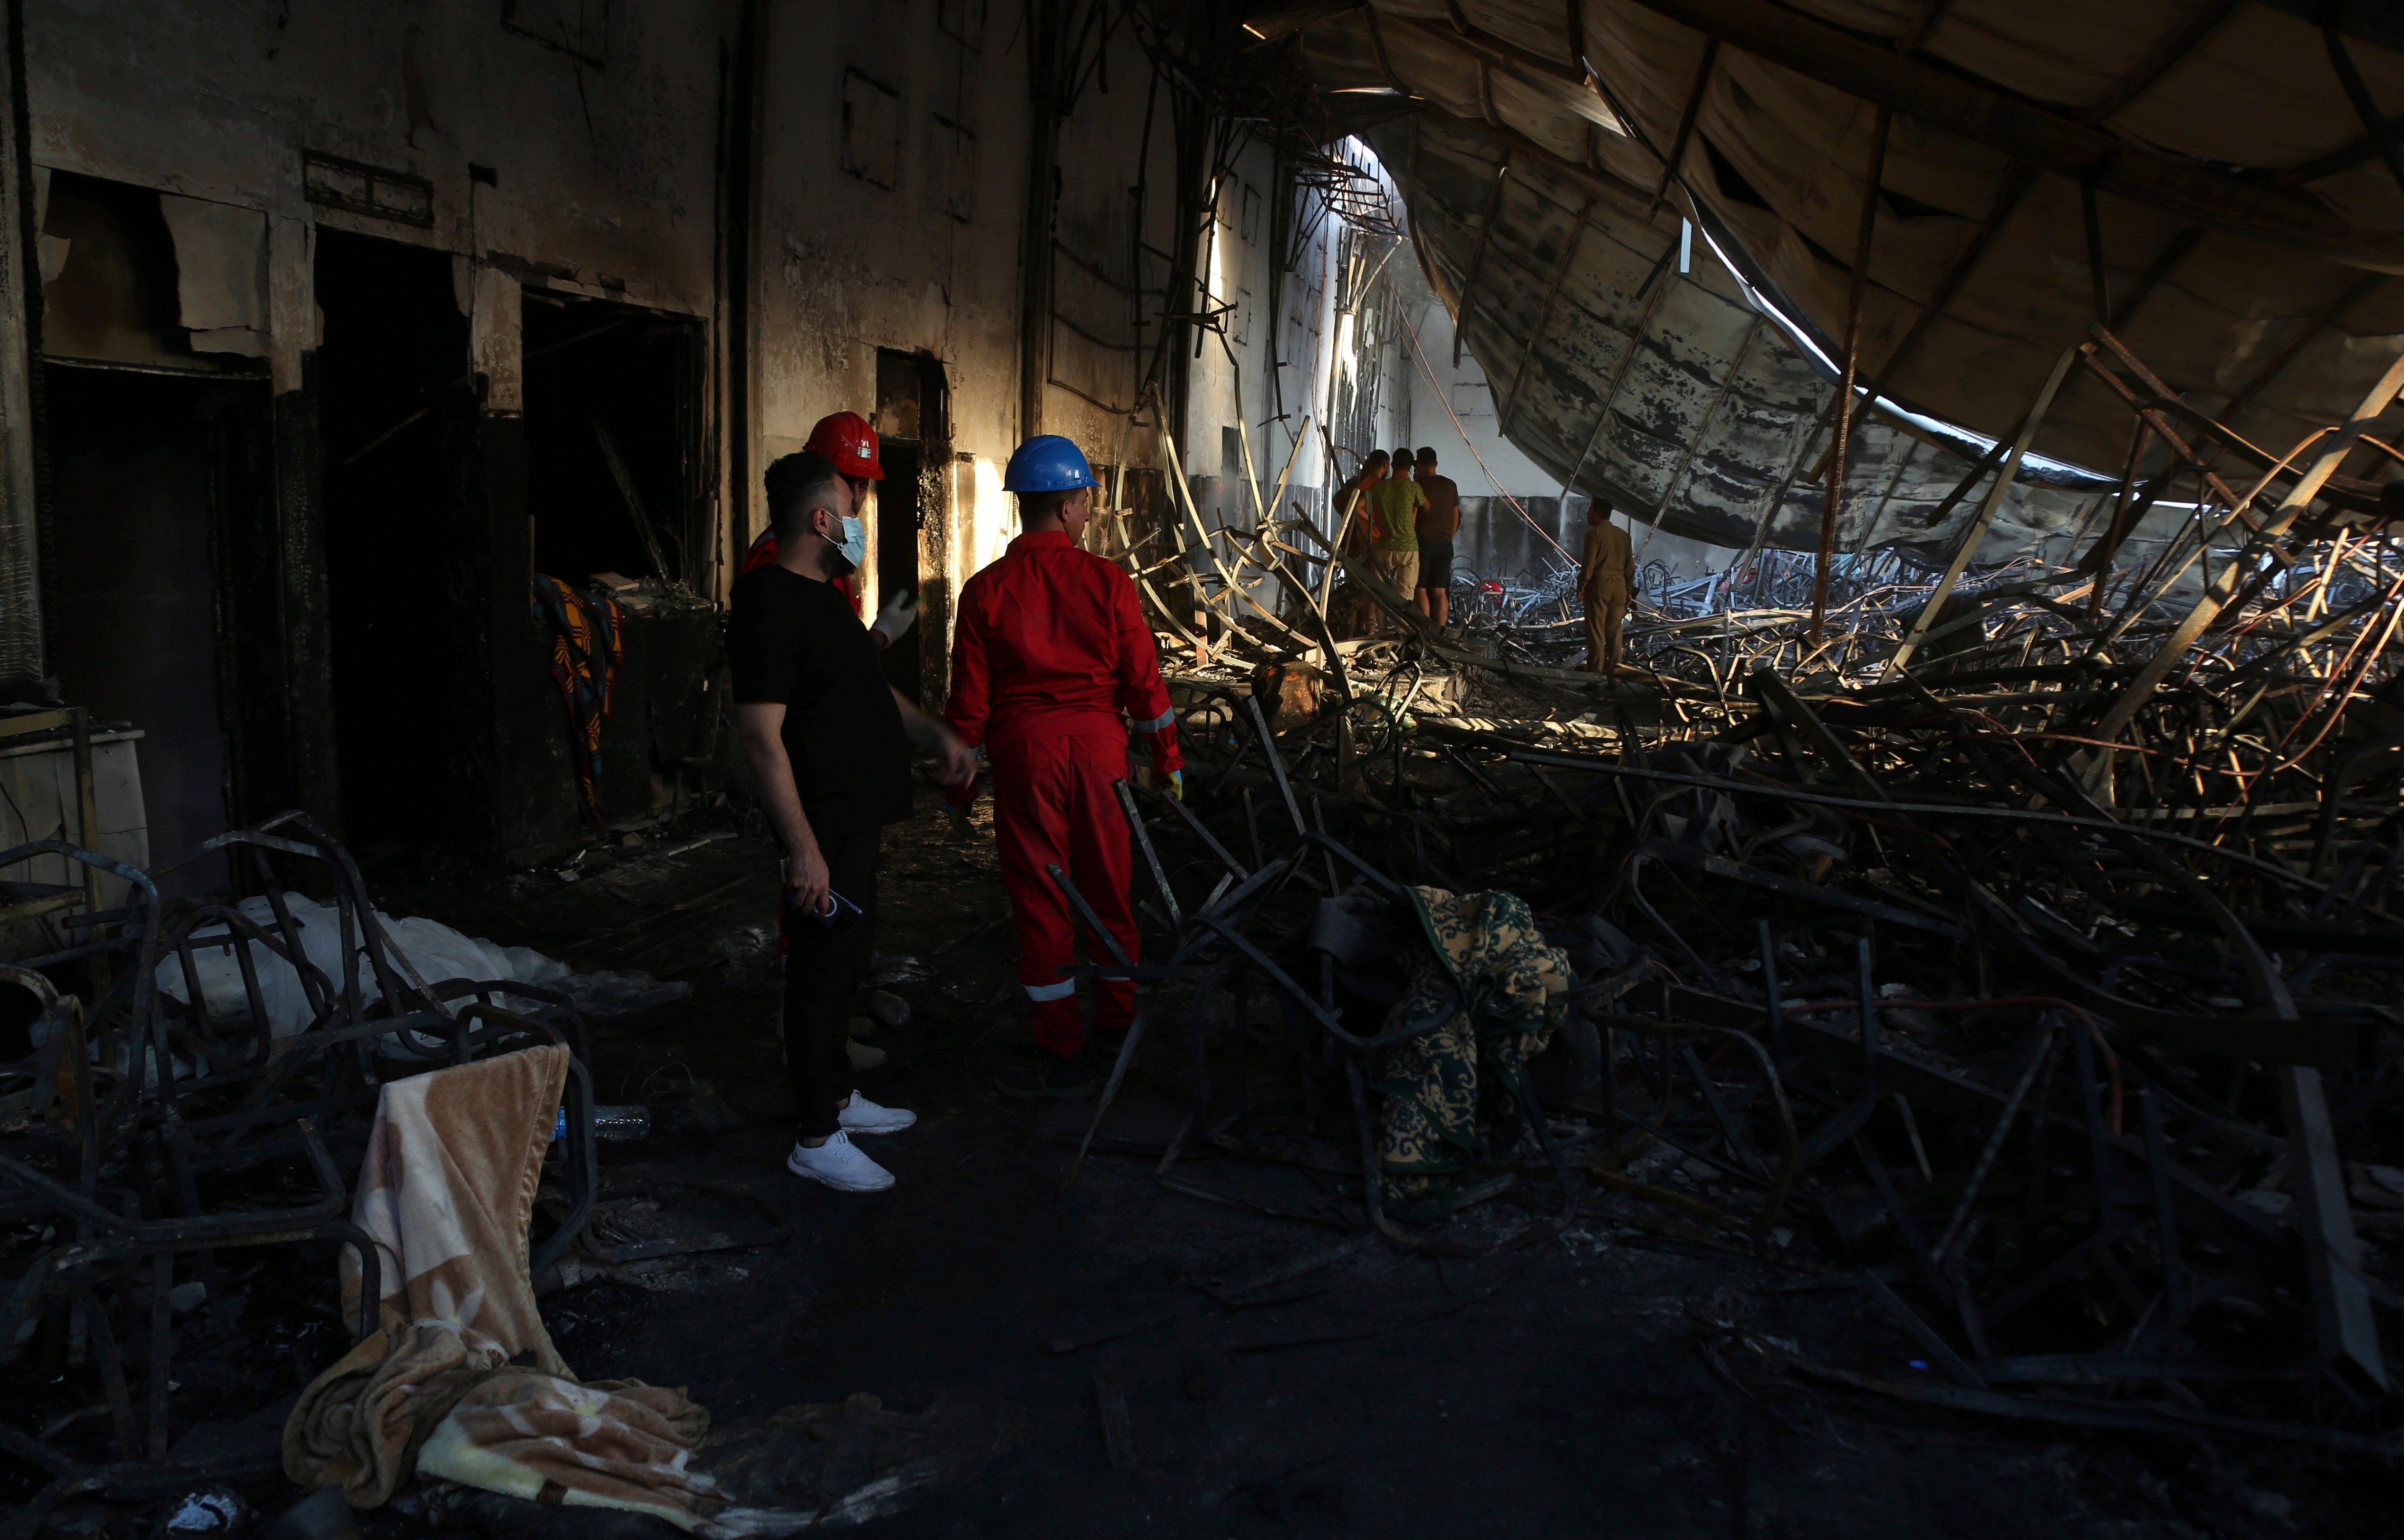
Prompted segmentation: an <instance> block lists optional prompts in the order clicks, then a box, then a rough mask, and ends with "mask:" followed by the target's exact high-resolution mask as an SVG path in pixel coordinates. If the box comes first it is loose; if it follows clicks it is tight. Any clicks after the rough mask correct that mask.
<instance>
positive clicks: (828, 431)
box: [802, 412, 885, 482]
mask: <svg viewBox="0 0 2404 1540" xmlns="http://www.w3.org/2000/svg"><path fill="white" fill-rule="evenodd" d="M802 447H804V449H808V450H812V451H814V452H816V453H818V454H820V455H825V456H826V457H827V458H828V459H830V460H832V461H833V462H834V468H835V469H837V470H840V471H842V472H843V473H844V474H845V475H846V476H859V477H861V478H863V479H865V480H867V481H872V482H881V481H883V480H884V479H885V468H884V467H883V466H881V465H879V464H877V463H876V429H874V428H873V427H869V426H868V419H867V418H865V417H863V416H861V415H860V413H857V412H838V413H835V414H834V415H833V416H832V417H820V418H819V419H818V427H814V428H812V429H810V441H809V442H808V443H806V444H804V445H803V446H802Z"/></svg>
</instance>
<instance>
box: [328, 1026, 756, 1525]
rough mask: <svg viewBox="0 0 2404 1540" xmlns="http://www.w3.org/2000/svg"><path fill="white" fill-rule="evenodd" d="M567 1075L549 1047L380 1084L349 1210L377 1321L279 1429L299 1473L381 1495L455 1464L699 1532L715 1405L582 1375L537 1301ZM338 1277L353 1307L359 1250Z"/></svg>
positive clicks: (710, 1503) (523, 1493) (376, 1500)
mask: <svg viewBox="0 0 2404 1540" xmlns="http://www.w3.org/2000/svg"><path fill="white" fill-rule="evenodd" d="M566 1079H567V1050H566V1048H564V1047H560V1046H558V1045H556V1044H549V1045H545V1046H542V1047H537V1048H527V1049H524V1050H521V1051H520V1052H517V1053H513V1054H504V1055H501V1056H499V1057H496V1058H491V1059H486V1060H482V1061H481V1062H479V1063H475V1064H467V1065H460V1066H457V1067H454V1068H452V1069H446V1070H438V1071H433V1072H431V1073H428V1074H423V1075H417V1076H413V1077H412V1078H410V1079H407V1080H400V1081H395V1082H393V1083H391V1084H389V1085H385V1086H384V1094H383V1097H382V1099H380V1100H379V1102H378V1104H377V1108H376V1122H375V1127H373V1129H372V1130H371V1131H370V1134H369V1138H368V1150H367V1158H366V1163H365V1164H364V1165H363V1166H362V1167H361V1169H360V1172H359V1188H358V1194H357V1197H356V1198H355V1199H354V1200H353V1205H352V1218H353V1220H354V1222H356V1224H357V1225H359V1227H360V1228H362V1229H364V1230H366V1231H367V1232H368V1234H369V1235H370V1237H372V1238H373V1239H374V1240H375V1242H376V1250H377V1253H378V1257H379V1260H380V1262H381V1263H382V1266H383V1287H384V1296H383V1298H382V1300H381V1301H380V1309H379V1315H380V1317H381V1320H382V1323H383V1329H382V1330H381V1331H379V1332H377V1333H376V1334H374V1335H373V1336H370V1337H368V1338H366V1339H365V1340H364V1341H362V1342H360V1343H359V1344H358V1346H356V1348H354V1349H352V1350H351V1351H350V1352H348V1353H346V1354H344V1355H343V1357H342V1359H341V1360H340V1361H339V1362H338V1363H336V1364H335V1365H333V1366H332V1367H331V1368H328V1370H326V1372H325V1373H323V1374H321V1375H319V1376H318V1377H317V1379H315V1380H314V1382H313V1383H312V1384H311V1385H310V1386H309V1388H308V1389H307V1390H306V1391H303V1392H302V1393H301V1400H300V1403H299V1405H297V1406H296V1407H293V1410H292V1415H291V1417H290V1418H289V1419H288V1420H287V1421H286V1422H285V1425H284V1469H285V1474H286V1475H287V1476H289V1477H291V1478H292V1479H293V1480H294V1481H297V1482H299V1483H301V1485H303V1486H329V1485H339V1486H341V1487H342V1492H343V1495H344V1496H345V1497H346V1498H348V1499H349V1500H350V1503H351V1505H352V1506H353V1507H358V1508H368V1507H376V1506H380V1505H383V1504H384V1503H386V1502H388V1501H390V1499H391V1498H392V1496H393V1494H394V1493H395V1492H397V1491H399V1490H400V1488H401V1487H402V1486H404V1485H405V1484H407V1482H408V1481H409V1480H410V1478H411V1477H412V1476H415V1475H424V1476H441V1477H449V1478H451V1479H452V1480H454V1481H460V1482H464V1483H466V1484H468V1485H469V1486H475V1487H481V1488H483V1489H485V1490H487V1491H498V1492H507V1493H510V1494H511V1495H514V1496H520V1497H529V1498H535V1499H538V1500H539V1501H543V1502H548V1503H560V1504H567V1505H592V1506H598V1507H614V1508H628V1509H633V1510H635V1511H637V1512H642V1513H650V1514H654V1515H656V1516H658V1517H659V1518H662V1519H666V1520H668V1521H669V1522H670V1523H672V1524H675V1525H677V1526H678V1527H679V1528H682V1529H686V1530H691V1529H692V1528H694V1527H695V1526H696V1525H697V1524H699V1523H701V1522H703V1521H704V1520H706V1518H707V1516H708V1515H709V1514H710V1513H711V1512H713V1511H715V1510H716V1508H717V1507H718V1506H719V1505H720V1504H721V1502H722V1498H721V1497H720V1494H719V1492H718V1491H717V1486H716V1483H715V1482H714V1481H712V1480H711V1478H710V1477H707V1476H705V1475H703V1474H701V1473H699V1472H697V1471H694V1470H692V1469H691V1468H690V1465H691V1461H692V1450H693V1449H694V1447H695V1446H696V1445H697V1444H698V1443H699V1442H700V1440H701V1438H702V1437H703V1435H706V1433H707V1431H708V1428H709V1414H708V1412H706V1411H705V1410H704V1409H703V1408H701V1407H697V1406H694V1405H693V1404H692V1402H691V1401H690V1400H688V1399H687V1398H686V1396H685V1394H684V1393H683V1392H682V1391H678V1390H666V1389H662V1388H658V1387H654V1386H650V1385H645V1384H643V1383H642V1382H641V1381H639V1380H631V1379H630V1380H600V1381H596V1382H594V1383H593V1384H590V1385H587V1384H582V1383H580V1382H579V1381H578V1380H577V1379H576V1377H575V1376H574V1375H573V1374H572V1373H570V1372H569V1370H568V1367H567V1365H566V1364H564V1363H562V1362H561V1361H560V1357H559V1351H558V1350H557V1349H556V1348H554V1347H553V1346H552V1340H551V1334H550V1333H549V1332H548V1331H546V1330H545V1329H544V1327H543V1323H542V1315H541V1312H540V1311H539V1310H538V1309H537V1307H536V1305H535V1298H534V1286H533V1283H532V1281H531V1280H530V1279H529V1278H528V1276H527V1245H526V1226H527V1224H528V1222H529V1221H530V1219H531V1218H532V1216H533V1211H534V1197H535V1188H536V1185H537V1183H538V1182H539V1180H540V1178H541V1175H542V1155H543V1151H544V1149H545V1148H546V1147H547V1146H548V1144H549V1143H550V1140H551V1130H552V1119H553V1114H554V1113H555V1112H556V1110H557V1109H558V1107H559V1103H560V1093H561V1091H562V1089H563V1088H564V1087H565V1085H566ZM342 1282H343V1288H342V1292H343V1304H344V1309H345V1310H346V1311H347V1312H351V1314H350V1318H353V1319H356V1308H357V1301H358V1290H359V1286H360V1281H359V1275H358V1269H357V1267H356V1263H355V1262H353V1261H352V1260H350V1259H349V1257H348V1256H347V1255H346V1256H345V1259H344V1262H343V1269H342Z"/></svg>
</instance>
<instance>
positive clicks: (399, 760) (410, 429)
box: [316, 229, 490, 860]
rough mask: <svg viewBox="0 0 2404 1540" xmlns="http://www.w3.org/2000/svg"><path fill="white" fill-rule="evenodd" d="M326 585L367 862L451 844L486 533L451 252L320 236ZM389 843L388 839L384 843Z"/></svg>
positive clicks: (341, 737)
mask: <svg viewBox="0 0 2404 1540" xmlns="http://www.w3.org/2000/svg"><path fill="white" fill-rule="evenodd" d="M316 290H317V304H318V308H319V309H320V310H322V311H323V312H324V313H325V317H326V329H325V335H324V339H323V342H322V343H321V344H320V346H319V349H318V354H317V369H318V373H317V380H318V391H319V422H320V425H321V427H320V431H321V434H322V437H323V442H324V445H325V466H326V492H325V512H326V582H327V596H328V603H329V605H330V607H331V609H332V615H331V617H330V618H331V621H332V630H333V643H334V660H333V662H334V666H333V693H334V746H335V755H336V758H337V762H338V763H339V764H340V765H341V768H342V821H343V826H344V830H345V832H346V834H347V836H348V838H349V840H350V843H351V844H352V845H353V846H354V847H356V848H358V849H359V851H360V853H361V855H362V856H363V857H365V858H367V859H370V860H372V859H375V858H376V857H378V856H381V855H383V854H385V853H387V851H392V850H397V848H398V847H407V846H410V845H414V844H418V843H421V842H427V841H432V840H435V839H439V838H440V836H441V835H442V834H443V833H445V832H446V829H447V826H448V824H449V821H450V819H451V815H452V813H453V812H454V805H453V801H454V789H455V788H456V785H457V777H458V775H459V773H460V759H461V755H460V751H459V750H458V749H457V747H456V744H457V730H458V728H459V727H460V726H461V725H462V724H461V722H460V721H459V720H458V715H457V710H456V703H458V702H459V701H460V700H461V699H462V698H463V696H462V693H461V688H460V687H461V685H462V684H463V682H464V681H465V679H466V678H467V676H466V674H465V672H464V671H465V670H468V669H470V668H473V667H477V666H479V665H480V664H481V660H479V659H476V658H473V657H470V656H468V654H467V651H466V650H467V647H468V642H467V640H466V638H467V637H468V636H470V635H472V631H471V628H470V627H469V626H468V625H467V624H465V623H463V621H464V619H465V617H466V615H467V613H468V611H469V610H471V609H473V608H474V606H475V603H476V597H475V595H474V593H473V592H472V589H471V581H470V580H471V575H473V574H475V573H478V572H480V571H482V570H483V569H484V563H486V562H488V561H489V560H490V552H489V549H488V547H489V543H490V542H489V540H488V539H487V538H486V535H485V529H484V525H483V523H482V519H481V517H479V516H473V515H471V513H470V508H471V507H472V506H473V504H472V500H471V498H470V497H469V496H468V492H467V491H466V489H465V487H464V484H463V483H464V482H465V479H466V466H467V465H468V463H469V462H470V461H471V459H472V455H473V454H474V434H475V431H476V415H477V402H476V399H475V393H474V391H473V389H472V379H471V377H470V376H469V375H468V318H467V317H466V316H465V315H461V314H460V313H459V306H458V301H457V300H456V298H455V297H454V292H453V289H452V284H451V258H450V257H449V256H448V255H447V254H445V253H443V252H440V251H431V250H428V249H426V247H423V246H415V245H404V244H402V243H400V242H398V241H384V240H378V239H375V238H374V237H372V236H366V235H353V234H348V233H345V232H343V231H330V230H324V229H320V230H319V231H318V232H317V259H316ZM378 847H384V848H381V849H380V848H378Z"/></svg>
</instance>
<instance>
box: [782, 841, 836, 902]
mask: <svg viewBox="0 0 2404 1540" xmlns="http://www.w3.org/2000/svg"><path fill="white" fill-rule="evenodd" d="M785 902H786V903H789V904H791V905H792V906H793V907H794V908H796V909H799V910H800V911H801V912H802V913H804V914H805V915H808V916H811V917H817V916H818V915H821V914H824V913H825V912H826V906H827V863H826V856H825V854H824V853H823V852H821V851H820V850H819V849H818V841H816V840H812V841H810V842H809V843H808V844H807V845H804V846H803V847H800V848H798V849H795V848H790V847H789V848H788V849H787V850H786V852H785Z"/></svg>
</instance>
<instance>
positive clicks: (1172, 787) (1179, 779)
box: [1168, 770, 1185, 802]
mask: <svg viewBox="0 0 2404 1540" xmlns="http://www.w3.org/2000/svg"><path fill="white" fill-rule="evenodd" d="M1168 794H1169V795H1170V796H1172V797H1175V798H1176V799H1177V800H1178V801H1180V802H1183V801H1184V800H1185V772H1184V771H1182V770H1171V771H1170V772H1169V773H1168Z"/></svg>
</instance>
